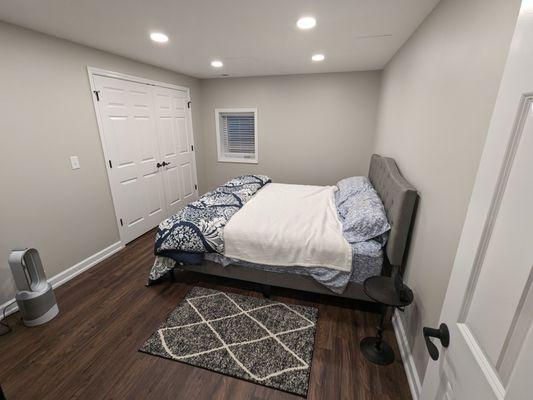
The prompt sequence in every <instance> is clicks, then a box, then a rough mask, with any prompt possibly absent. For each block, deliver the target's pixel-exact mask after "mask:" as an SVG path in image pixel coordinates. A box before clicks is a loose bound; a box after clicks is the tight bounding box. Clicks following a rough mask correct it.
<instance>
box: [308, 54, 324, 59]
mask: <svg viewBox="0 0 533 400" xmlns="http://www.w3.org/2000/svg"><path fill="white" fill-rule="evenodd" d="M325 58H326V57H325V56H324V54H314V55H313V57H311V60H313V61H324V59H325Z"/></svg>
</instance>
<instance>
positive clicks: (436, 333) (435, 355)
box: [422, 323, 450, 360]
mask: <svg viewBox="0 0 533 400" xmlns="http://www.w3.org/2000/svg"><path fill="white" fill-rule="evenodd" d="M422 332H423V333H424V340H425V341H426V347H427V348H428V352H429V356H430V357H431V358H432V359H433V360H438V359H439V349H437V346H435V344H434V343H433V342H432V341H431V339H430V338H432V337H433V338H436V339H439V340H440V343H441V344H442V346H444V347H448V346H449V345H450V331H449V330H448V326H447V325H446V324H444V323H443V324H440V326H439V329H434V328H428V327H424V328H423V329H422Z"/></svg>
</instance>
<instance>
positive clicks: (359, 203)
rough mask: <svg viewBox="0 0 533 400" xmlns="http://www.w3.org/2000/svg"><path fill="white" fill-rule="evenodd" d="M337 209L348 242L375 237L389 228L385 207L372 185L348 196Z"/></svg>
mask: <svg viewBox="0 0 533 400" xmlns="http://www.w3.org/2000/svg"><path fill="white" fill-rule="evenodd" d="M337 209H338V210H339V214H340V216H341V221H342V228H343V233H344V237H345V238H346V240H347V241H348V242H349V243H358V242H364V241H366V240H370V239H373V238H376V237H378V236H381V235H383V234H384V233H385V232H387V231H389V230H390V228H391V226H390V224H389V221H388V220H387V214H386V212H385V207H384V206H383V203H382V202H381V199H380V198H379V195H378V194H377V192H376V191H375V190H374V188H372V187H371V188H370V189H368V190H365V191H363V192H359V193H356V194H355V195H352V196H349V197H348V198H347V199H346V200H345V201H344V202H343V203H342V204H341V205H340V206H338V207H337Z"/></svg>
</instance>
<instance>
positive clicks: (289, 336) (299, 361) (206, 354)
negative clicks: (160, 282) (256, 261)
mask: <svg viewBox="0 0 533 400" xmlns="http://www.w3.org/2000/svg"><path fill="white" fill-rule="evenodd" d="M317 318H318V309H316V308H314V307H304V306H299V305H294V304H285V303H281V302H277V301H271V300H268V299H264V298H257V297H249V296H242V295H238V294H234V293H225V292H221V291H218V290H213V289H206V288H201V287H194V288H193V289H191V291H190V292H189V293H188V294H187V296H186V297H185V298H184V299H183V300H182V302H181V303H180V304H179V305H178V307H177V308H176V309H175V310H174V311H172V313H171V314H170V315H169V317H168V318H167V320H166V321H165V322H164V323H163V324H162V325H161V326H160V327H159V328H158V329H157V330H156V331H155V332H154V333H153V334H152V336H150V337H149V338H148V340H147V341H146V342H145V343H144V345H143V346H142V347H141V349H139V350H140V351H141V352H144V353H148V354H152V355H155V356H160V357H164V358H168V359H171V360H175V361H180V362H183V363H186V364H190V365H194V366H197V367H201V368H205V369H208V370H211V371H215V372H218V373H221V374H225V375H229V376H233V377H236V378H240V379H245V380H247V381H250V382H254V383H257V384H260V385H264V386H268V387H272V388H275V389H279V390H283V391H286V392H290V393H294V394H297V395H300V396H304V397H305V396H306V395H307V390H308V387H309V373H310V369H311V360H312V357H313V347H314V343H315V331H316V322H317Z"/></svg>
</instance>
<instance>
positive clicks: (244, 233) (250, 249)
mask: <svg viewBox="0 0 533 400" xmlns="http://www.w3.org/2000/svg"><path fill="white" fill-rule="evenodd" d="M335 190H336V187H335V186H307V185H286V184H280V183H270V184H268V185H266V186H265V187H263V188H262V189H261V190H259V191H258V192H257V193H256V194H255V195H254V197H253V198H252V199H250V200H249V201H248V203H246V204H245V205H244V207H242V208H241V209H240V210H239V211H238V212H237V213H235V214H234V215H233V217H232V218H231V220H230V221H229V223H228V224H227V225H226V227H225V228H224V247H225V250H224V255H225V256H226V257H230V258H237V259H239V260H244V261H249V262H253V263H256V264H266V265H273V266H301V267H327V268H332V269H336V270H341V271H350V270H351V269H352V249H351V247H350V245H349V244H348V242H347V241H346V239H345V238H344V236H343V235H342V225H341V221H340V219H339V216H338V214H337V209H336V207H335V200H334V192H335Z"/></svg>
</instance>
